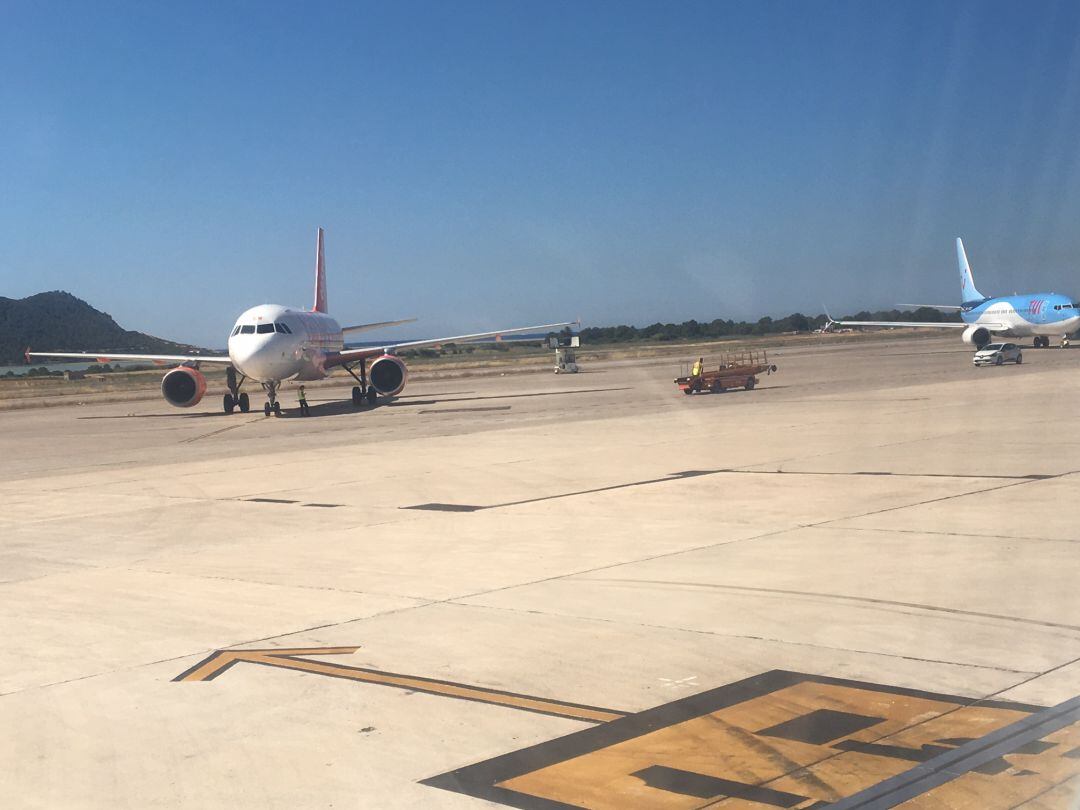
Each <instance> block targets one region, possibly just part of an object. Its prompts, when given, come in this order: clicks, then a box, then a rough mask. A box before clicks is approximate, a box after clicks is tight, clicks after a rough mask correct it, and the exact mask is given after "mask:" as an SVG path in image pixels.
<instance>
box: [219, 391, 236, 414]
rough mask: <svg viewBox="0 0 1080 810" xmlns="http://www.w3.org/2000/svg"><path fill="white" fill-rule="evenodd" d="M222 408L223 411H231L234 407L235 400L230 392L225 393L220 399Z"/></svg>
mask: <svg viewBox="0 0 1080 810" xmlns="http://www.w3.org/2000/svg"><path fill="white" fill-rule="evenodd" d="M221 406H222V409H223V410H224V411H225V413H232V412H233V408H235V407H236V401H235V400H234V399H233V398H232V394H226V395H225V396H224V398H223V399H222V401H221Z"/></svg>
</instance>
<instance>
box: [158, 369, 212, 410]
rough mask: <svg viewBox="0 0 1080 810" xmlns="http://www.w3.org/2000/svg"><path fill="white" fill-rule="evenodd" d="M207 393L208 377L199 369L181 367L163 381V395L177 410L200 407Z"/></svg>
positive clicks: (167, 375)
mask: <svg viewBox="0 0 1080 810" xmlns="http://www.w3.org/2000/svg"><path fill="white" fill-rule="evenodd" d="M205 393H206V377H204V376H203V375H202V372H200V371H199V370H198V369H197V368H191V367H190V366H179V367H178V368H174V369H173V370H172V371H170V372H169V373H168V374H166V375H165V376H164V377H163V378H162V380H161V395H162V396H163V397H165V401H166V402H168V403H169V404H170V405H175V406H176V407H177V408H190V407H191V406H193V405H198V404H199V400H200V399H202V398H203V394H205Z"/></svg>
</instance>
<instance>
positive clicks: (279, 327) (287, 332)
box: [274, 321, 292, 335]
mask: <svg viewBox="0 0 1080 810" xmlns="http://www.w3.org/2000/svg"><path fill="white" fill-rule="evenodd" d="M274 326H275V327H276V328H277V330H278V332H280V333H281V334H283V335H291V334H292V329H290V328H289V327H288V325H287V324H284V323H282V322H281V321H278V322H277V323H275V324H274Z"/></svg>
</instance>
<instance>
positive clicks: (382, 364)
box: [368, 354, 409, 397]
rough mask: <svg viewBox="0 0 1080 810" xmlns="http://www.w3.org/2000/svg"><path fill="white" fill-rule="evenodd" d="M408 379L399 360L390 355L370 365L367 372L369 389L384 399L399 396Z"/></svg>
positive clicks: (405, 370)
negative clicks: (372, 389) (369, 383)
mask: <svg viewBox="0 0 1080 810" xmlns="http://www.w3.org/2000/svg"><path fill="white" fill-rule="evenodd" d="M408 378H409V372H408V370H407V369H406V368H405V364H404V363H403V362H401V360H400V358H397V357H394V356H393V355H392V354H384V355H383V356H382V357H379V358H378V359H376V360H375V362H373V363H372V364H371V368H370V369H369V370H368V379H369V380H371V387H372V388H374V389H375V390H376V391H378V392H379V393H380V394H382V395H383V396H384V397H392V396H394V394H400V393H401V389H402V388H404V387H405V381H406V380H407V379H408Z"/></svg>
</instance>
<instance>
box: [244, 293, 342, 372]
mask: <svg viewBox="0 0 1080 810" xmlns="http://www.w3.org/2000/svg"><path fill="white" fill-rule="evenodd" d="M343 346H344V337H343V335H342V331H341V326H340V324H338V322H337V321H336V320H334V319H333V318H331V317H330V316H329V315H327V314H325V313H323V312H311V311H308V310H301V309H291V308H289V307H283V306H278V305H276V304H262V305H260V306H257V307H252V308H251V309H249V310H247V311H246V312H244V313H243V314H241V315H240V317H239V318H237V319H236V323H235V324H234V325H233V329H232V332H231V333H230V335H229V359H230V360H232V363H233V366H235V368H236V370H237V371H239V372H240V373H241V374H243V375H244V376H245V377H247V378H248V379H251V380H254V381H256V382H281V381H282V380H321V379H322V378H323V377H325V376H326V375H327V370H326V368H325V366H324V363H325V358H326V355H327V353H329V352H338V351H341V349H342V347H343Z"/></svg>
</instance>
